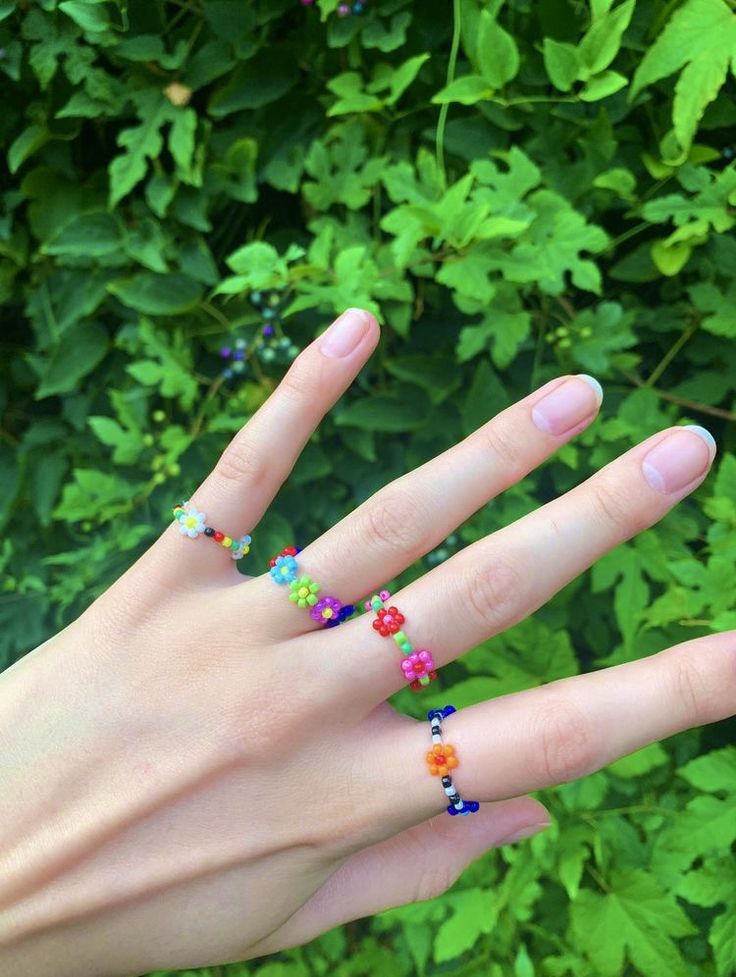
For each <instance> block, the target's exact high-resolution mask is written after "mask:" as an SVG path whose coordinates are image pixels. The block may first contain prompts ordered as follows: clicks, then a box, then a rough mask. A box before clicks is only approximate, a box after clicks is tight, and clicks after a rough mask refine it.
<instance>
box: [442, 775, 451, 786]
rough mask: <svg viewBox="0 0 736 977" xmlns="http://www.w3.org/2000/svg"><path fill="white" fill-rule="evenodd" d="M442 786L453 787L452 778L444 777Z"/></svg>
mask: <svg viewBox="0 0 736 977" xmlns="http://www.w3.org/2000/svg"><path fill="white" fill-rule="evenodd" d="M442 786H443V787H452V781H451V780H450V778H449V777H443V778H442Z"/></svg>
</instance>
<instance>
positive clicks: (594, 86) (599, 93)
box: [578, 71, 628, 102]
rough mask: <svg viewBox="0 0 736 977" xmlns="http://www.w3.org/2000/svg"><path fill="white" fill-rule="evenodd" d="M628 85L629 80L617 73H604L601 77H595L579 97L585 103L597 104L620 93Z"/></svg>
mask: <svg viewBox="0 0 736 977" xmlns="http://www.w3.org/2000/svg"><path fill="white" fill-rule="evenodd" d="M627 84H628V78H625V77H624V76H623V75H620V74H619V73H618V72H617V71H603V72H601V74H599V75H593V76H592V77H591V78H590V79H589V80H588V81H587V82H586V83H585V85H584V86H583V87H582V88H581V89H580V91H579V92H578V95H579V96H580V98H582V100H583V101H584V102H597V101H599V99H601V98H608V96H609V95H613V93H614V92H618V91H620V90H621V89H622V88H623V87H624V86H625V85H627Z"/></svg>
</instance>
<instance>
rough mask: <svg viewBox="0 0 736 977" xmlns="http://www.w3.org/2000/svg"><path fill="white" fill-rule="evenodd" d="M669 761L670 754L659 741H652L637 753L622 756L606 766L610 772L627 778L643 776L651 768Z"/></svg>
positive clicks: (653, 768)
mask: <svg viewBox="0 0 736 977" xmlns="http://www.w3.org/2000/svg"><path fill="white" fill-rule="evenodd" d="M668 762H669V754H668V753H667V752H666V751H665V750H664V749H663V748H662V747H661V746H660V744H659V743H650V744H649V746H645V747H644V748H643V749H641V750H637V751H636V753H630V754H629V755H628V756H624V757H621V759H619V760H616V761H615V762H614V763H611V764H609V765H608V767H607V768H606V769H607V770H608V772H609V773H612V774H615V775H616V776H617V777H623V778H624V779H625V780H628V779H630V778H631V777H641V776H643V775H644V774H645V773H649V771H650V770H655V769H656V768H657V767H661V766H662V765H663V764H665V763H668Z"/></svg>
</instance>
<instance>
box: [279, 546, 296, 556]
mask: <svg viewBox="0 0 736 977" xmlns="http://www.w3.org/2000/svg"><path fill="white" fill-rule="evenodd" d="M281 555H282V556H296V546H285V547H284V548H283V550H282V551H281Z"/></svg>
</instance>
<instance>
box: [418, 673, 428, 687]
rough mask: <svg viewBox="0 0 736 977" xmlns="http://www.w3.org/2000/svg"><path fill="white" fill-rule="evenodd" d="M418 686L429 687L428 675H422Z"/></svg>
mask: <svg viewBox="0 0 736 977" xmlns="http://www.w3.org/2000/svg"><path fill="white" fill-rule="evenodd" d="M419 684H420V685H429V675H422V677H421V678H420V679H419Z"/></svg>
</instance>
